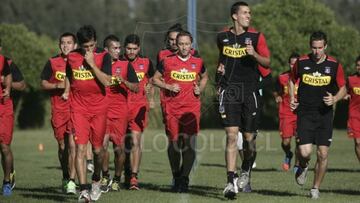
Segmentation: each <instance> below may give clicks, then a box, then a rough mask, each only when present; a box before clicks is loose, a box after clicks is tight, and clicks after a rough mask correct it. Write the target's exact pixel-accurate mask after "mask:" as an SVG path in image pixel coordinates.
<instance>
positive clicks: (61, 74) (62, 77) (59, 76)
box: [55, 71, 66, 81]
mask: <svg viewBox="0 0 360 203" xmlns="http://www.w3.org/2000/svg"><path fill="white" fill-rule="evenodd" d="M65 76H66V74H65V73H64V72H61V71H56V72H55V78H56V79H57V80H60V81H64V80H65Z"/></svg>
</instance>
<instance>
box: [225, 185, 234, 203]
mask: <svg viewBox="0 0 360 203" xmlns="http://www.w3.org/2000/svg"><path fill="white" fill-rule="evenodd" d="M223 194H224V196H225V197H226V198H228V199H235V196H236V193H235V188H234V184H233V183H228V184H226V187H225V189H224V191H223Z"/></svg>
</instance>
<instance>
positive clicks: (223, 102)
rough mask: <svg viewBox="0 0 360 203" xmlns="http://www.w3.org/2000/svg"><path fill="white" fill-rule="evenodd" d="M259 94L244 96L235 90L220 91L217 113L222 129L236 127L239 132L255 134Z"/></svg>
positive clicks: (253, 93)
mask: <svg viewBox="0 0 360 203" xmlns="http://www.w3.org/2000/svg"><path fill="white" fill-rule="evenodd" d="M259 97H260V95H259V92H258V91H256V92H252V93H247V94H244V93H243V92H242V91H238V90H237V89H236V88H230V87H228V88H226V89H223V90H221V91H220V95H219V113H220V116H221V120H222V122H223V125H224V127H235V126H238V127H239V128H240V129H241V131H243V132H249V133H256V132H257V129H258V120H257V119H258V115H257V114H259V107H260V106H259V99H260V98H259Z"/></svg>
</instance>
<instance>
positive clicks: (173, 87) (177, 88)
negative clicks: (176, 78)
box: [169, 83, 181, 93]
mask: <svg viewBox="0 0 360 203" xmlns="http://www.w3.org/2000/svg"><path fill="white" fill-rule="evenodd" d="M169 90H170V91H172V92H175V93H178V92H180V90H181V88H180V86H179V85H178V84H176V83H175V84H171V85H169Z"/></svg>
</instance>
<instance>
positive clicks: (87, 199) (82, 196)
mask: <svg viewBox="0 0 360 203" xmlns="http://www.w3.org/2000/svg"><path fill="white" fill-rule="evenodd" d="M90 201H91V199H90V195H89V191H87V190H83V191H81V192H80V196H79V199H78V202H85V203H87V202H90Z"/></svg>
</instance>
